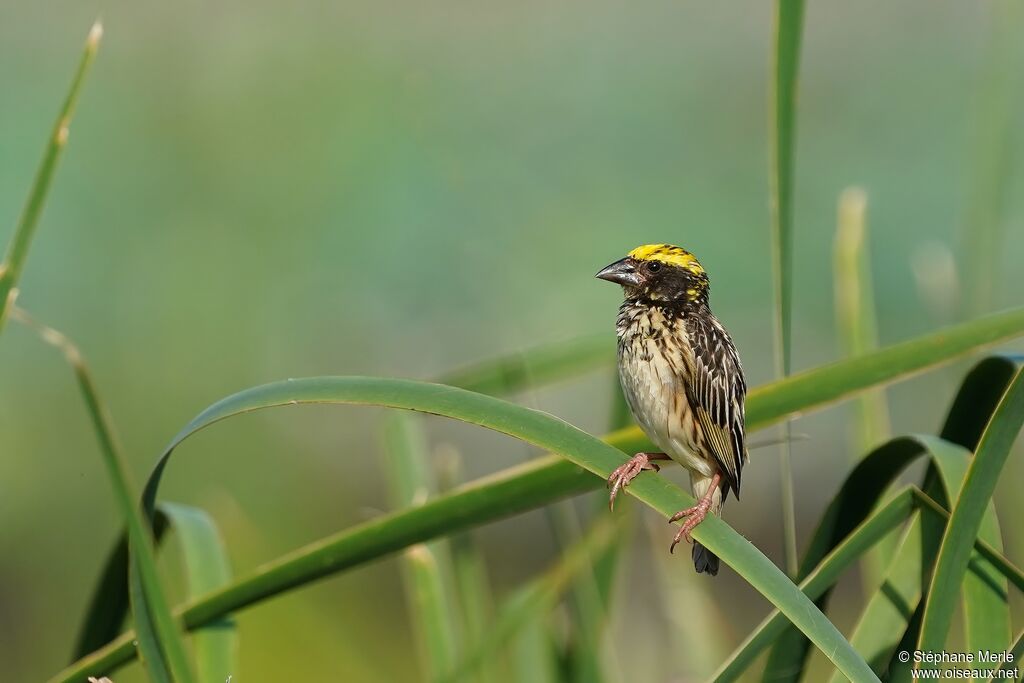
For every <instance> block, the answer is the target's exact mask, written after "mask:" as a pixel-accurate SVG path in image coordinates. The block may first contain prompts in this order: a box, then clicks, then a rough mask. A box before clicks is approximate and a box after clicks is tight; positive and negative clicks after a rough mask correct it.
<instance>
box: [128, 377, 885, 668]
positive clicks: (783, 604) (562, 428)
mask: <svg viewBox="0 0 1024 683" xmlns="http://www.w3.org/2000/svg"><path fill="white" fill-rule="evenodd" d="M297 403H347V404H352V405H377V406H383V407H390V408H399V409H404V410H413V411H419V412H426V413H432V414H437V415H442V416H445V417H450V418H453V419H457V420H462V421H465V422H469V423H472V424H476V425H479V426H481V427H485V428H487V429H492V430H494V431H498V432H501V433H505V434H508V435H510V436H513V437H516V438H518V439H521V440H523V441H526V442H528V443H532V444H533V445H535V446H538V447H541V448H544V449H546V450H549V451H552V452H554V453H557V454H560V455H562V456H564V457H565V458H567V459H568V460H570V461H571V462H573V463H574V464H576V465H578V466H580V467H583V468H584V469H587V470H589V471H591V472H593V473H594V474H597V475H599V476H600V477H602V478H605V477H607V476H608V474H609V473H610V472H611V471H612V470H613V469H614V468H615V467H616V466H617V465H618V464H620V463H621V462H622V461H623V453H622V452H621V451H619V450H617V449H615V448H613V447H611V446H609V445H608V444H607V443H605V442H603V441H601V440H600V439H597V438H596V437H593V436H591V435H589V434H586V433H585V432H582V431H580V430H578V429H576V428H575V427H572V426H571V425H569V424H568V423H566V422H563V421H561V420H558V419H557V418H554V417H552V416H551V415H548V414H546V413H543V412H540V411H536V410H532V409H529V408H523V407H521V406H517V405H514V404H511V403H508V402H506V401H502V400H500V399H496V398H493V397H490V396H485V395H482V394H476V393H473V392H468V391H465V390H462V389H456V388H454V387H447V386H443V385H437V384H429V383H425V382H412V381H403V380H394V379H380V378H367V377H317V378H309V379H303V380H288V381H284V382H277V383H273V384H267V385H263V386H260V387H255V388H252V389H248V390H246V391H243V392H240V393H238V394H235V395H233V396H230V397H228V398H226V399H224V400H222V401H220V402H218V403H215V404H214V405H212V406H211V407H210V408H208V409H207V410H205V411H203V412H202V413H201V414H200V415H199V416H198V417H196V418H195V419H194V420H193V421H192V422H191V423H189V425H187V426H186V427H185V428H184V429H183V430H182V431H181V432H179V434H178V436H177V437H175V439H173V440H172V442H171V445H170V446H169V447H168V448H167V450H166V451H165V452H164V454H163V455H162V456H161V458H160V460H159V461H158V464H157V466H156V467H155V469H154V472H153V475H152V476H151V478H150V481H149V482H148V484H147V486H146V489H145V492H144V494H143V501H144V506H145V508H146V509H147V510H150V509H152V508H153V505H154V503H155V501H156V494H157V490H158V487H159V483H160V477H161V475H162V472H163V469H164V467H165V466H166V464H167V462H168V459H169V458H170V455H171V453H172V452H173V450H174V448H175V447H176V446H177V445H178V444H179V443H180V442H181V441H182V440H184V439H185V438H187V437H188V436H189V435H191V434H193V433H195V432H196V431H198V430H200V429H203V428H205V427H207V426H209V425H211V424H214V423H216V422H219V421H221V420H223V419H226V418H228V417H230V416H232V415H238V414H242V413H248V412H252V411H254V410H260V409H263V408H269V407H272V406H283V405H294V404H297ZM630 489H631V493H632V494H633V496H635V497H636V498H637V499H639V500H641V501H643V502H644V503H646V504H647V505H649V506H650V507H652V508H654V509H655V510H657V511H659V512H661V513H662V514H664V515H666V516H668V515H671V514H672V513H673V512H674V511H675V510H679V509H682V508H684V507H688V506H689V505H692V504H693V499H692V497H691V496H689V495H688V494H686V493H684V492H683V491H682V490H681V489H680V488H679V487H677V486H674V485H673V484H671V483H670V482H669V481H667V480H666V479H664V478H661V477H653V478H645V479H641V480H638V481H637V482H635V483H634V484H632V485H631V486H630ZM694 537H695V538H696V539H697V540H699V541H700V542H701V543H703V544H704V545H705V546H706V547H707V548H708V549H709V550H710V551H711V552H713V553H715V554H716V555H718V556H719V557H720V558H721V559H722V560H723V561H724V562H725V563H726V564H728V565H729V566H731V567H733V568H734V569H735V570H736V571H737V573H739V574H740V575H741V576H743V578H744V579H745V580H746V581H748V582H749V583H750V584H751V585H752V586H753V587H754V588H755V589H756V590H758V591H759V592H761V593H762V595H764V596H765V597H766V598H768V599H769V601H771V602H772V603H773V604H775V605H776V606H778V607H779V608H780V609H781V610H782V611H783V613H785V614H786V615H787V616H788V617H789V618H790V619H792V620H793V622H794V624H795V625H796V626H797V628H799V629H801V631H803V632H805V633H806V634H807V635H808V637H809V638H810V639H811V640H812V641H813V642H814V643H815V645H817V646H818V647H819V648H820V649H821V650H822V651H823V652H824V653H825V654H826V656H828V657H829V659H831V660H832V661H833V663H834V664H835V665H836V666H837V667H839V668H840V669H841V670H843V671H844V672H845V673H847V675H849V676H851V677H854V678H856V679H858V680H873V679H874V674H873V673H871V672H870V669H869V668H868V667H867V665H866V664H864V662H863V660H861V659H860V657H859V656H857V655H856V653H855V652H854V651H853V649H852V648H851V647H850V646H849V644H848V643H847V642H846V640H845V639H844V638H843V637H842V635H841V634H840V633H839V632H838V631H837V630H836V628H835V626H834V625H832V623H831V622H830V621H829V620H828V619H826V618H825V617H824V615H822V614H821V613H820V612H819V611H818V610H817V609H816V608H814V607H813V606H812V604H811V603H810V602H809V601H808V600H807V599H806V597H805V596H804V595H803V594H802V593H800V591H799V590H797V589H796V587H795V586H794V585H793V584H792V583H791V582H790V581H789V580H787V579H786V578H785V575H784V574H782V573H781V572H780V571H779V570H778V568H777V567H776V566H775V565H774V564H773V563H772V562H771V561H770V560H768V559H767V558H766V557H765V556H764V555H763V554H761V553H760V552H759V551H758V550H757V549H756V548H755V547H754V546H753V545H751V544H750V542H749V541H747V540H746V539H745V538H743V537H742V536H740V535H739V534H737V533H736V532H735V531H733V530H732V529H731V528H730V527H729V526H728V525H726V524H725V522H723V521H722V520H721V519H720V518H717V517H710V518H708V519H707V520H705V522H704V523H703V524H701V525H700V527H698V528H697V529H696V530H695V532H694ZM865 677H866V678H865Z"/></svg>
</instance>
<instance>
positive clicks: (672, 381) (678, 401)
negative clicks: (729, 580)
mask: <svg viewBox="0 0 1024 683" xmlns="http://www.w3.org/2000/svg"><path fill="white" fill-rule="evenodd" d="M597 277H598V278H600V279H602V280H607V281H609V282H613V283H616V284H618V285H621V286H622V290H623V294H624V300H623V302H622V305H621V306H620V307H619V314H618V318H617V319H616V324H615V332H616V337H617V339H618V370H619V380H620V382H621V384H622V392H623V394H624V395H625V398H626V402H627V403H628V404H629V409H630V411H631V412H632V414H633V417H634V419H635V420H636V422H637V424H638V425H639V426H640V428H641V429H642V430H643V432H644V434H646V435H647V438H648V439H649V440H650V441H651V443H653V444H654V445H655V446H656V447H657V448H659V449H661V452H657V453H647V452H644V453H637V454H636V455H634V456H633V457H632V458H630V459H629V460H628V461H627V462H626V463H625V464H623V465H622V466H621V467H618V468H617V469H615V470H614V471H613V472H612V474H611V476H610V477H608V485H609V487H610V488H611V493H610V495H609V507H610V508H613V507H614V505H615V497H616V496H617V495H618V494H619V493H620V492H621V491H622V490H623V489H625V488H626V487H627V486H628V485H629V483H630V482H631V481H632V480H633V479H634V478H635V477H636V476H637V475H639V474H640V473H641V472H643V471H647V470H653V471H659V469H660V468H659V466H658V464H657V462H658V461H666V460H668V461H674V462H676V463H678V464H680V465H682V466H683V467H684V468H686V469H687V470H688V471H689V474H690V485H691V487H692V489H693V494H694V496H695V497H696V498H697V504H696V505H694V506H693V507H690V508H687V509H685V510H680V511H679V512H677V513H676V514H674V515H672V516H671V517H670V518H669V522H670V523H675V522H677V521H679V520H683V524H682V525H681V527H680V529H679V531H678V533H677V534H676V535H675V538H674V539H673V540H672V545H671V546H670V547H669V551H670V552H673V551H674V550H675V547H676V545H678V543H679V541H680V540H681V539H684V538H685V539H686V540H687V542H692V543H693V550H692V553H691V554H692V557H693V564H694V567H695V569H696V570H697V573H707V574H710V575H712V576H714V575H715V574H717V573H718V568H719V558H718V556H717V555H715V554H713V553H712V552H711V551H709V550H708V549H707V548H706V547H704V546H703V545H701V544H700V543H698V542H694V541H693V539H692V537H691V532H692V531H693V529H694V528H696V527H697V525H698V524H700V523H701V522H702V521H704V519H705V518H706V517H707V515H708V514H709V513H710V514H715V515H720V514H721V511H722V505H723V504H724V503H725V499H726V497H727V496H728V495H729V492H730V491H731V492H732V493H733V494H734V495H735V496H736V498H737V500H739V493H740V478H741V476H740V475H741V474H742V472H743V466H744V465H745V464H746V462H747V460H748V455H747V446H746V442H745V434H744V402H745V399H746V393H747V385H746V380H745V379H744V377H743V368H742V365H741V364H740V357H739V353H738V352H737V350H736V345H735V344H733V341H732V338H731V337H730V336H729V333H728V332H727V331H726V329H725V327H723V326H722V323H720V322H719V321H718V318H716V317H715V315H714V313H712V312H711V306H710V281H709V278H708V274H707V272H706V271H705V270H704V268H703V266H701V264H700V262H699V261H698V260H697V258H696V257H695V256H694V255H693V254H691V253H690V252H688V251H686V250H685V249H683V248H682V247H677V246H674V245H671V244H646V245H642V246H639V247H637V248H636V249H633V250H632V251H630V252H629V254H628V255H627V256H626V257H625V258H623V259H621V260H619V261H616V262H614V263H612V264H610V265H608V266H607V267H605V268H602V269H601V270H600V271H599V272H598V273H597Z"/></svg>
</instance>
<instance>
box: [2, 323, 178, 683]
mask: <svg viewBox="0 0 1024 683" xmlns="http://www.w3.org/2000/svg"><path fill="white" fill-rule="evenodd" d="M12 316H13V317H14V318H15V319H16V320H17V321H18V322H20V323H22V324H24V325H25V326H27V327H29V328H30V329H32V330H33V331H35V332H36V333H37V334H38V335H39V337H40V338H41V339H42V340H43V341H45V342H46V343H48V344H50V345H51V346H54V347H55V348H57V349H58V350H60V351H61V352H62V353H63V354H64V357H65V359H66V360H67V362H68V364H69V365H70V366H71V368H72V370H73V371H74V373H75V379H76V380H77V381H78V388H79V390H80V391H81V394H82V398H83V399H84V401H85V406H86V412H87V413H88V414H89V418H90V420H91V422H92V426H93V429H94V431H95V432H96V438H97V441H98V442H99V446H100V454H101V455H102V456H103V464H104V465H105V467H106V470H107V476H108V477H109V479H110V484H111V488H112V489H113V492H114V498H115V500H116V501H117V505H118V507H119V508H120V509H121V514H122V516H123V517H124V519H125V524H126V526H127V529H128V539H129V546H128V548H129V553H128V557H129V558H131V559H132V560H133V561H132V564H133V565H136V566H137V569H138V575H137V578H138V580H139V581H140V582H141V585H142V587H143V593H142V596H141V597H142V598H143V599H142V600H141V601H137V602H135V603H133V605H132V610H133V616H134V617H135V620H136V630H137V631H138V639H139V647H140V648H145V649H147V650H148V651H149V652H151V653H152V654H151V656H150V661H149V665H150V673H151V675H153V676H159V677H160V678H167V679H169V680H174V681H178V683H189V682H190V681H192V680H194V678H193V675H192V671H191V669H190V667H189V663H188V659H187V658H186V656H185V645H184V643H183V642H182V638H181V632H180V630H179V626H178V624H177V622H176V621H175V620H174V618H173V617H172V616H171V610H170V606H169V603H168V602H167V597H166V596H165V595H164V592H163V588H162V587H161V585H160V577H159V574H158V573H157V567H156V559H155V557H154V552H153V538H152V535H151V533H150V526H149V523H148V522H147V521H144V519H143V512H142V510H141V508H140V506H139V505H137V504H136V502H135V501H136V498H135V493H134V487H133V485H132V482H131V478H130V476H129V474H128V466H127V464H126V462H125V459H124V455H123V454H122V452H121V447H120V445H119V444H118V442H117V438H116V437H115V435H114V428H113V425H112V423H111V418H110V415H109V413H108V412H107V409H106V406H104V404H103V403H102V401H101V400H100V396H99V392H98V391H97V390H96V385H95V382H94V381H93V379H92V374H91V373H90V372H89V368H88V366H87V365H86V364H85V361H84V360H83V359H82V354H81V353H80V352H79V350H78V348H77V347H76V346H75V345H74V344H73V343H72V342H71V341H70V340H69V339H68V338H67V337H65V336H64V335H63V334H61V333H60V332H58V331H57V330H54V329H53V328H50V327H47V326H45V325H43V324H41V323H39V322H37V321H36V320H34V319H33V318H31V317H30V316H29V315H28V314H27V313H26V312H25V311H23V310H21V309H20V308H15V309H13V310H12ZM149 512H150V513H151V514H152V510H150V511H149ZM150 620H152V621H150ZM157 653H159V654H157ZM164 658H166V659H164ZM165 664H166V670H164V669H165V666H164V665H165Z"/></svg>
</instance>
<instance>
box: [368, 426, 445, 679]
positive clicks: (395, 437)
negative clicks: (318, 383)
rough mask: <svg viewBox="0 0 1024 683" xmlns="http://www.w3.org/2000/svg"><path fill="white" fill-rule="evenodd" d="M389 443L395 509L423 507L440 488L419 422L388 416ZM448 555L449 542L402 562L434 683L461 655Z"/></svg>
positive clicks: (422, 547) (419, 548)
mask: <svg viewBox="0 0 1024 683" xmlns="http://www.w3.org/2000/svg"><path fill="white" fill-rule="evenodd" d="M384 443H385V448H384V452H385V454H386V455H387V457H386V458H385V460H386V462H387V464H388V475H389V476H388V479H389V480H390V481H391V487H392V499H393V502H394V505H395V507H397V508H407V507H415V506H418V505H422V504H423V503H425V502H426V500H427V498H428V497H429V496H430V495H431V494H432V493H433V492H434V491H435V490H436V486H435V484H434V483H433V477H432V474H431V472H430V468H429V467H428V463H427V454H426V450H427V446H426V437H425V435H424V434H423V430H422V429H421V426H420V424H419V423H418V420H417V418H415V417H414V416H412V415H408V414H401V413H397V414H394V415H389V416H388V420H387V422H386V426H385V430H384ZM446 554H447V544H446V542H445V541H434V542H432V543H418V544H416V545H413V546H410V547H409V548H408V549H407V550H406V551H405V553H404V557H403V558H402V565H403V575H404V580H405V585H406V594H407V595H408V597H409V603H410V610H411V617H412V623H413V631H414V632H415V634H416V639H417V642H418V644H419V650H420V656H421V659H422V663H423V670H424V671H425V672H426V677H427V680H431V681H436V680H442V679H444V678H445V677H446V675H448V674H449V673H451V671H452V670H453V667H454V666H455V662H456V658H457V650H458V644H457V641H458V639H457V636H456V627H455V614H454V611H453V609H452V604H453V603H452V599H451V596H450V595H449V592H448V586H447V583H448V581H447V580H446V577H445V576H444V571H443V569H442V566H441V565H442V563H443V562H445V560H447V559H448V558H447V557H446Z"/></svg>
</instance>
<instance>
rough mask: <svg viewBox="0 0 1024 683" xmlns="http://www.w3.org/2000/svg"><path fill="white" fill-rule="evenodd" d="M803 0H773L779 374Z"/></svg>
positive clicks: (786, 533)
mask: <svg viewBox="0 0 1024 683" xmlns="http://www.w3.org/2000/svg"><path fill="white" fill-rule="evenodd" d="M803 16H804V3H803V0H776V2H775V41H774V49H773V51H772V78H771V103H770V105H769V108H768V110H769V112H770V116H769V118H770V119H771V121H770V125H769V130H770V131H771V170H770V173H769V174H768V175H769V179H770V185H771V196H770V202H769V205H770V206H771V233H772V274H773V278H772V282H773V285H774V290H775V309H774V311H775V315H774V319H773V322H774V325H773V328H774V331H775V345H774V349H775V373H776V376H779V377H785V376H786V375H788V374H789V371H790V367H791V363H792V357H793V354H792V348H791V347H792V344H791V340H790V331H791V329H792V324H791V321H792V314H793V304H792V301H793V184H794V178H793V168H794V165H795V164H794V158H795V155H796V93H797V74H798V72H799V70H800V38H801V33H802V32H803ZM789 436H790V432H789V426H788V424H787V425H785V426H784V427H783V431H782V437H783V438H782V443H781V445H780V447H779V464H780V467H781V470H782V471H781V481H782V521H783V524H782V530H783V538H784V545H785V551H786V567H787V569H788V571H789V574H790V575H791V576H793V575H795V574H796V569H797V561H798V560H797V550H796V545H797V544H796V504H795V500H794V497H793V468H792V464H791V457H790V450H791V447H790V439H789Z"/></svg>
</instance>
